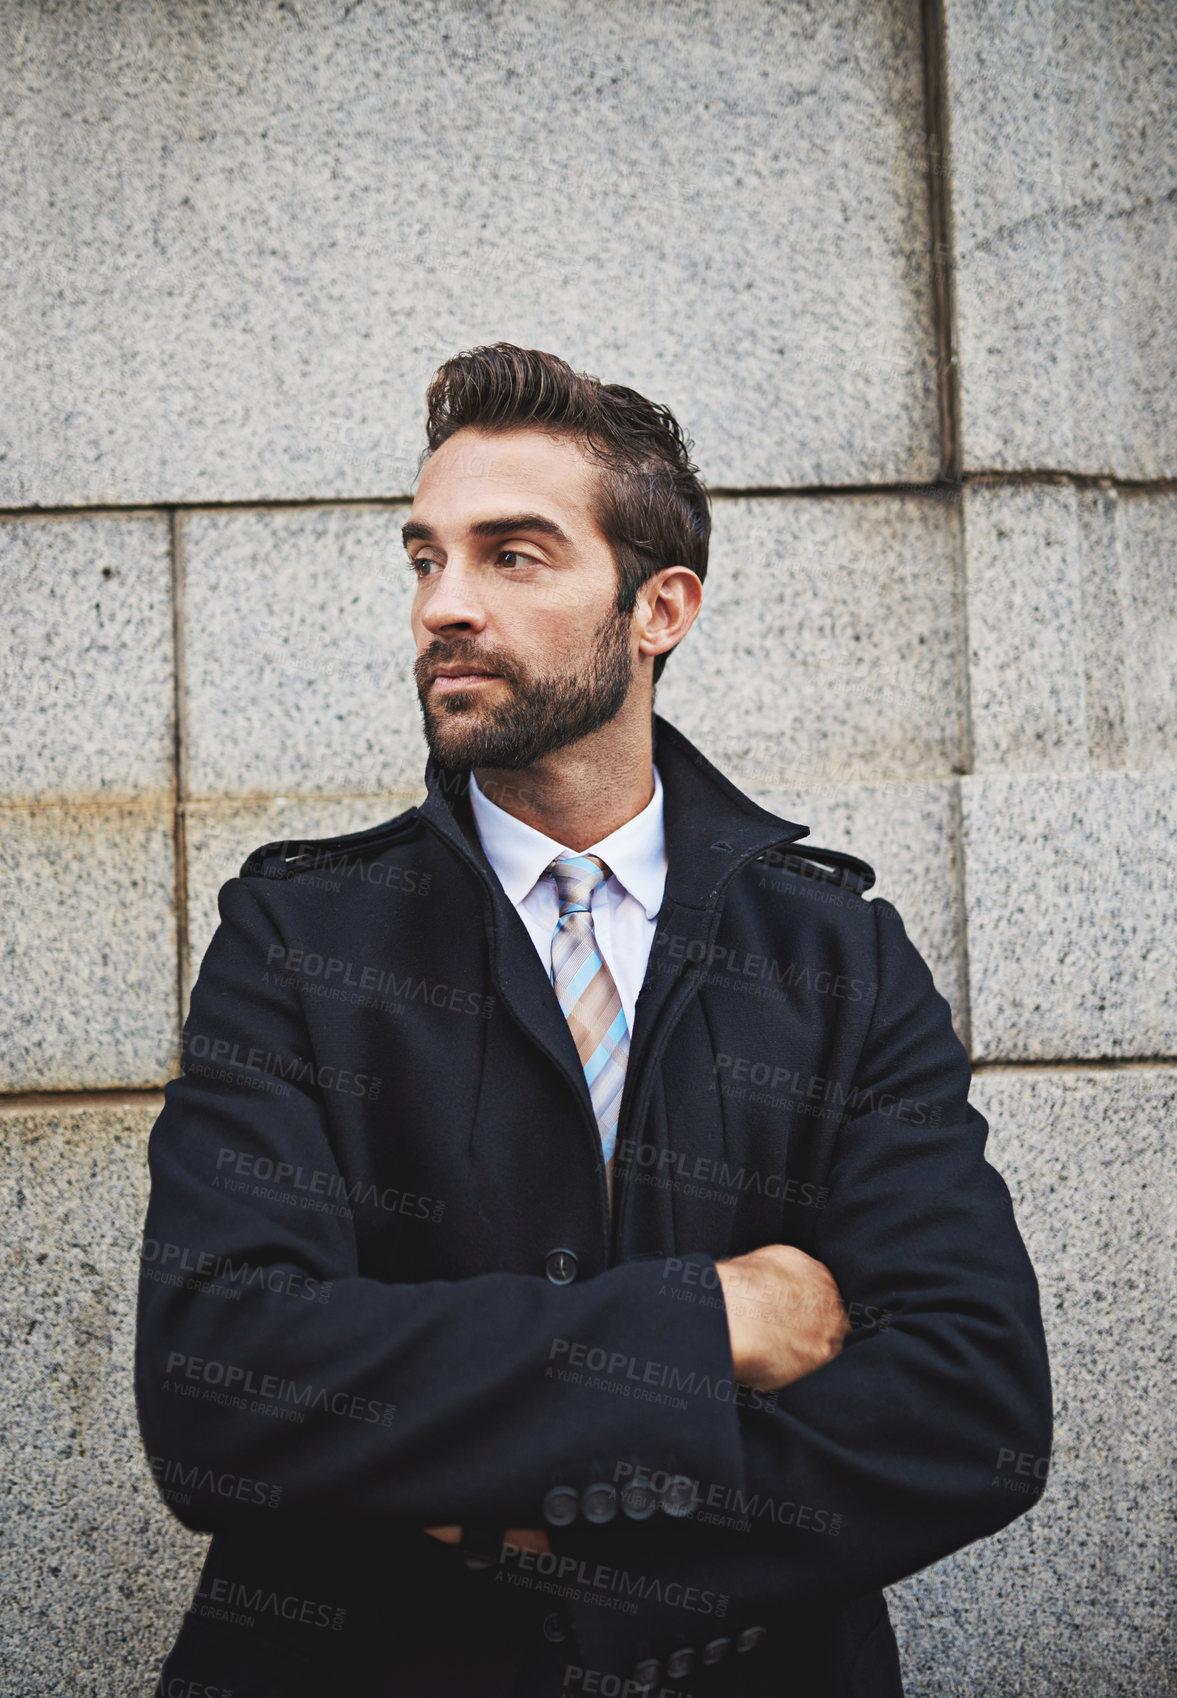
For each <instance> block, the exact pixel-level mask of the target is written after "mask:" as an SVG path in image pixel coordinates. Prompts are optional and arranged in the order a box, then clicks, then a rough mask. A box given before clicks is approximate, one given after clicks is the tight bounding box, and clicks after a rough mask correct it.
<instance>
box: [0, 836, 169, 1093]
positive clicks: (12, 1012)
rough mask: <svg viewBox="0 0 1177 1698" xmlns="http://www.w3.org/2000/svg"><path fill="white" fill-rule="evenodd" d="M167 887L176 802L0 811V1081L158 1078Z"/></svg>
mask: <svg viewBox="0 0 1177 1698" xmlns="http://www.w3.org/2000/svg"><path fill="white" fill-rule="evenodd" d="M174 894H175V884H174V860H173V837H172V812H171V809H170V808H164V807H162V806H159V805H157V804H144V805H142V806H130V805H124V806H118V805H103V806H102V807H65V806H59V805H56V804H55V805H53V806H44V807H40V808H37V809H25V808H2V809H0V911H2V912H3V913H4V915H5V926H4V942H3V973H2V974H0V1090H6V1091H32V1090H42V1091H53V1090H86V1089H90V1088H95V1087H102V1086H115V1085H156V1084H162V1083H163V1081H164V1080H165V1079H166V1078H167V1077H168V1073H169V1069H170V1066H171V1062H172V1058H173V1056H174V1054H175V1053H176V1048H177V1043H178V1026H177V1019H176V1000H177V993H176V918H175V903H174Z"/></svg>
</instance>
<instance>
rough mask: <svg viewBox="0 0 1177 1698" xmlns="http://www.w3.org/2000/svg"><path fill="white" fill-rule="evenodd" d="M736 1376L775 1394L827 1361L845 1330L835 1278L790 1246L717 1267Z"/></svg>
mask: <svg viewBox="0 0 1177 1698" xmlns="http://www.w3.org/2000/svg"><path fill="white" fill-rule="evenodd" d="M715 1266H716V1271H717V1273H718V1274H719V1283H720V1286H721V1288H722V1290H723V1301H724V1307H725V1308H726V1310H727V1324H728V1332H729V1334H730V1337H731V1346H732V1366H733V1367H734V1369H735V1374H736V1378H737V1379H738V1380H740V1381H741V1382H742V1383H743V1384H744V1385H748V1386H752V1387H754V1388H755V1389H756V1390H757V1391H778V1390H779V1389H780V1388H781V1386H788V1385H792V1384H793V1382H794V1380H800V1379H803V1378H804V1377H805V1375H806V1374H812V1373H813V1371H814V1370H815V1369H816V1368H824V1367H825V1365H826V1363H827V1362H832V1361H833V1359H834V1357H835V1356H836V1355H837V1354H838V1352H839V1351H840V1350H841V1348H842V1340H843V1339H844V1338H845V1337H846V1334H847V1333H848V1332H849V1331H850V1319H849V1316H848V1315H847V1313H846V1305H845V1304H844V1303H843V1301H842V1297H841V1293H840V1292H839V1290H838V1287H837V1286H836V1285H835V1283H834V1278H833V1275H832V1274H831V1273H830V1270H829V1269H828V1268H827V1267H826V1266H825V1265H824V1263H822V1262H818V1261H815V1259H814V1258H813V1257H812V1256H807V1255H806V1254H805V1252H804V1250H798V1249H796V1248H795V1247H794V1246H793V1245H791V1244H764V1245H762V1246H761V1248H760V1249H759V1250H750V1251H749V1252H748V1254H747V1255H746V1256H733V1257H732V1258H731V1259H730V1260H729V1261H726V1262H717V1263H716V1264H715Z"/></svg>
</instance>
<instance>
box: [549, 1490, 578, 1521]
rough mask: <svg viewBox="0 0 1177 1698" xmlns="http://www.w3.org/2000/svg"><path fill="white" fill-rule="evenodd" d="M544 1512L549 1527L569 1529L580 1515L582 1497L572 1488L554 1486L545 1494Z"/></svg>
mask: <svg viewBox="0 0 1177 1698" xmlns="http://www.w3.org/2000/svg"><path fill="white" fill-rule="evenodd" d="M543 1512H544V1520H545V1521H546V1522H547V1523H548V1525H549V1527H567V1526H569V1525H570V1524H571V1523H572V1522H573V1521H575V1520H576V1518H577V1516H578V1515H579V1514H580V1496H579V1494H578V1493H577V1492H575V1491H574V1490H573V1489H572V1487H571V1486H552V1487H551V1488H550V1490H548V1491H546V1492H545V1493H544V1501H543Z"/></svg>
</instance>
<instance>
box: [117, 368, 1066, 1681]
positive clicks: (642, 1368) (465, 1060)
mask: <svg viewBox="0 0 1177 1698" xmlns="http://www.w3.org/2000/svg"><path fill="white" fill-rule="evenodd" d="M428 443H429V458H428V460H427V462H426V464H425V466H424V469H423V472H422V475H421V477H420V480H419V487H418V490H417V494H416V497H415V499H414V502H413V509H412V516H411V518H410V520H409V523H408V524H407V525H406V527H405V533H404V534H405V542H406V548H407V551H408V555H409V566H410V569H411V570H412V572H413V573H414V574H415V577H416V594H415V599H414V603H413V615H412V618H413V629H414V634H415V639H416V646H417V652H418V662H417V679H418V687H419V691H420V697H421V705H422V710H423V714H424V720H425V728H426V735H427V739H428V742H429V746H430V750H431V756H430V761H429V765H428V768H427V773H426V778H427V784H428V792H429V793H428V798H427V800H426V801H425V802H424V803H423V804H422V805H421V807H419V808H412V809H410V810H408V812H407V813H405V814H402V815H401V816H400V817H399V818H397V819H395V820H393V821H391V822H389V823H387V824H384V825H380V826H376V827H375V828H373V829H372V830H370V831H366V832H359V833H355V834H353V835H349V836H346V837H340V838H336V839H332V840H327V841H323V842H319V843H289V844H271V845H267V846H266V847H264V848H262V849H259V850H258V851H256V853H255V854H253V855H251V856H250V858H249V860H248V861H247V862H246V864H245V866H244V867H243V869H242V875H241V877H240V878H238V879H234V880H231V881H230V882H229V883H228V884H226V885H225V887H224V888H223V890H222V891H221V896H220V911H221V925H220V928H219V929H218V931H217V934H216V936H215V938H214V940H213V942H212V944H211V945H210V947H209V950H208V953H207V955H206V957H205V960H204V964H203V967H202V970H201V974H200V978H199V980H198V983H197V985H196V987H195V989H194V991H193V994H192V1004H191V1011H190V1014H189V1018H188V1021H187V1024H186V1026H185V1031H184V1044H183V1052H184V1072H183V1074H182V1076H181V1077H180V1078H178V1079H176V1080H173V1081H172V1082H171V1083H170V1084H169V1086H168V1088H167V1092H166V1099H167V1100H166V1107H165V1108H164V1110H163V1113H162V1114H161V1116H160V1118H159V1121H158V1123H157V1125H156V1128H155V1131H154V1133H153V1136H152V1142H151V1169H152V1195H151V1204H150V1209H149V1213H148V1219H147V1229H146V1238H145V1244H144V1276H145V1277H144V1280H143V1282H142V1288H141V1290H142V1295H141V1302H140V1314H139V1348H138V1363H137V1388H138V1397H139V1408H140V1417H141V1422H142V1428H143V1433H144V1437H145V1441H146V1444H147V1448H148V1452H149V1454H150V1456H151V1459H152V1468H153V1470H154V1472H155V1474H156V1477H157V1479H158V1480H159V1481H160V1484H161V1487H162V1489H163V1491H164V1494H165V1497H166V1498H167V1500H168V1501H169V1502H170V1503H171V1504H172V1505H173V1507H174V1508H175V1510H176V1513H177V1514H178V1515H179V1516H180V1517H181V1519H182V1520H183V1521H184V1522H185V1523H186V1524H187V1525H189V1526H190V1527H193V1528H197V1529H202V1530H211V1531H212V1532H213V1534H214V1538H213V1541H212V1545H211V1548H210V1551H209V1555H208V1560H207V1562H206V1564H205V1568H204V1572H203V1574H202V1577H201V1580H200V1583H199V1586H198V1590H197V1594H196V1597H195V1598H194V1600H193V1605H192V1608H191V1609H190V1611H189V1613H188V1615H187V1617H186V1619H185V1623H184V1626H183V1629H182V1631H181V1633H180V1637H179V1639H178V1641H177V1644H176V1646H175V1647H174V1649H173V1651H172V1653H171V1656H170V1657H169V1659H168V1661H167V1664H166V1666H165V1668H164V1671H163V1674H162V1675H161V1679H160V1691H161V1692H162V1693H163V1694H166V1695H167V1698H171V1695H172V1694H173V1693H181V1692H182V1693H184V1694H191V1693H200V1694H202V1695H208V1694H216V1695H218V1698H220V1695H222V1694H227V1693H232V1695H233V1698H251V1695H261V1694H275V1695H276V1694H282V1695H284V1698H289V1695H297V1694H312V1693H313V1694H325V1695H326V1694H331V1695H334V1694H336V1693H339V1694H347V1695H348V1698H376V1695H377V1694H394V1695H399V1694H412V1695H414V1698H416V1695H418V1694H419V1695H422V1698H425V1695H429V1694H451V1693H452V1694H459V1693H460V1694H471V1695H485V1698H554V1695H555V1694H558V1693H559V1694H564V1693H572V1694H581V1693H600V1694H605V1695H609V1694H617V1695H622V1694H624V1695H631V1698H636V1695H637V1694H638V1693H651V1694H652V1693H657V1694H668V1693H691V1694H696V1695H699V1698H705V1695H707V1694H711V1695H715V1698H736V1695H749V1698H750V1695H752V1694H761V1695H764V1698H767V1695H769V1694H772V1695H774V1698H780V1695H784V1694H791V1695H797V1698H835V1695H838V1698H840V1695H843V1694H852V1695H858V1698H874V1695H879V1698H882V1695H888V1698H890V1695H894V1694H898V1693H900V1692H901V1684H900V1677H899V1668H898V1659H897V1656H896V1650H895V1643H894V1639H893V1636H892V1634H891V1630H890V1626H889V1624H888V1620H887V1612H886V1608H885V1605H884V1602H883V1598H882V1592H881V1589H882V1588H883V1587H885V1586H887V1585H889V1584H891V1583H892V1582H894V1581H896V1580H898V1579H899V1578H901V1577H902V1576H903V1575H905V1574H909V1573H911V1572H912V1571H913V1570H915V1569H918V1568H920V1567H922V1566H924V1565H925V1564H927V1563H930V1562H933V1561H935V1560H936V1559H938V1558H939V1557H942V1556H944V1555H945V1554H946V1553H948V1552H949V1551H952V1550H954V1549H956V1548H958V1547H959V1546H961V1545H963V1544H965V1543H967V1542H968V1541H970V1540H973V1539H977V1538H980V1537H982V1536H984V1535H986V1534H988V1533H991V1532H993V1531H994V1530H995V1529H997V1528H999V1527H1001V1526H1002V1525H1004V1524H1005V1523H1006V1522H1008V1521H1009V1520H1011V1519H1012V1518H1013V1517H1014V1516H1015V1515H1016V1514H1017V1513H1018V1512H1019V1510H1021V1509H1023V1508H1025V1507H1026V1503H1027V1499H1026V1498H1025V1497H1024V1496H1021V1495H1019V1494H1016V1493H1011V1492H1009V1491H1006V1490H1003V1489H1002V1487H1003V1483H1004V1473H1003V1469H1004V1470H1005V1472H1008V1471H1009V1469H1010V1467H1012V1466H1016V1467H1018V1468H1019V1470H1020V1471H1021V1472H1025V1470H1022V1469H1021V1468H1020V1464H1021V1459H1024V1458H1029V1459H1031V1461H1030V1468H1031V1473H1032V1475H1033V1476H1036V1475H1037V1474H1038V1473H1039V1472H1040V1471H1044V1469H1045V1460H1044V1459H1045V1457H1046V1455H1047V1452H1048V1448H1049V1435H1050V1390H1049V1379H1048V1372H1047V1363H1046V1355H1045V1348H1044V1343H1043V1337H1042V1330H1041V1323H1040V1317H1039V1311H1038V1300H1037V1292H1036V1286H1035V1281H1034V1276H1033V1273H1032V1270H1031V1268H1030V1266H1029V1263H1028V1261H1027V1258H1026V1254H1025V1251H1024V1249H1023V1247H1022V1244H1021V1240H1020V1238H1019V1236H1018V1232H1017V1229H1016V1226H1015V1224H1014V1220H1013V1216H1012V1212H1011V1209H1010V1204H1009V1198H1008V1194H1007V1192H1006V1189H1005V1187H1004V1185H1003V1184H1002V1182H1001V1180H1000V1179H999V1178H998V1176H997V1175H996V1173H994V1171H993V1170H992V1169H991V1168H990V1167H989V1166H988V1165H987V1164H986V1163H985V1161H984V1157H983V1146H984V1141H985V1136H986V1126H985V1123H984V1121H983V1120H982V1118H981V1117H980V1115H979V1114H978V1113H977V1112H976V1111H975V1110H974V1109H972V1108H971V1107H970V1106H969V1105H968V1102H967V1092H968V1084H969V1069H968V1064H967V1061H966V1057H965V1054H964V1051H963V1050H962V1048H961V1046H960V1044H959V1043H958V1041H957V1039H956V1038H955V1036H954V1035H953V1032H952V1028H951V1025H950V1021H949V1012H948V1008H947V1006H946V1004H945V1003H944V1001H943V999H942V998H941V997H940V996H939V995H938V994H937V993H936V991H935V990H934V988H933V986H932V982H931V978H930V975H929V973H928V970H927V968H926V966H925V965H924V963H923V961H922V960H921V959H920V957H919V955H918V954H917V952H916V950H915V949H914V948H913V946H912V945H911V943H910V942H909V941H908V940H907V937H906V935H905V933H904V930H903V926H902V923H901V921H900V919H899V917H898V915H897V914H896V912H895V910H894V909H893V908H891V907H890V906H889V905H888V904H887V903H885V902H882V901H874V902H867V901H865V900H864V899H863V897H862V895H861V894H860V892H861V891H863V890H864V889H866V888H868V887H869V884H870V883H871V882H873V874H871V872H870V869H869V868H868V867H866V866H865V865H864V864H863V863H861V862H857V861H854V860H853V858H851V857H848V856H839V855H834V854H831V853H828V852H823V851H820V850H807V849H802V848H799V847H798V846H797V839H799V838H801V837H803V836H804V835H805V828H804V827H802V826H798V825H792V824H790V823H788V822H787V821H784V820H781V819H777V818H775V817H774V816H773V815H771V814H770V813H768V812H766V811H765V810H764V809H762V808H760V807H758V806H756V805H755V804H753V803H752V802H751V801H749V800H748V799H747V798H746V797H744V796H742V795H741V794H740V793H739V791H737V790H736V789H735V788H734V787H733V786H732V785H731V784H730V783H729V782H728V781H727V780H726V779H725V778H724V777H723V776H722V775H721V774H720V773H718V772H717V771H716V770H715V769H714V768H713V767H712V766H710V765H709V764H708V762H706V761H705V760H704V759H703V758H702V756H701V755H699V754H698V753H697V751H696V750H694V749H693V748H692V747H691V745H690V744H689V743H688V742H687V741H686V740H685V739H684V738H683V737H682V736H680V735H679V734H678V733H677V732H676V731H675V730H674V729H673V728H672V727H671V726H669V725H668V724H666V723H665V722H664V721H663V720H661V719H658V718H655V717H654V716H653V711H652V710H653V690H654V683H655V681H656V679H657V677H658V675H659V673H660V671H661V668H662V667H663V665H664V664H665V662H666V659H667V656H668V655H669V653H670V651H671V650H672V649H673V648H674V647H675V646H676V645H677V644H678V643H679V642H680V641H681V640H682V639H683V637H684V636H685V635H686V634H687V632H688V631H689V629H690V626H691V624H692V622H693V621H694V618H695V616H696V614H697V612H698V610H699V606H700V601H701V594H702V589H701V586H702V581H703V578H704V575H705V572H706V563H707V544H708V536H709V512H708V503H707V498H706V495H705V493H704V491H703V490H702V488H701V486H700V484H699V481H698V478H697V474H696V472H695V469H694V468H693V466H692V465H691V463H690V459H689V444H688V443H686V442H685V440H684V438H683V436H682V434H681V432H680V430H679V428H678V426H677V424H676V423H675V421H674V419H673V418H672V417H671V416H670V414H669V413H668V412H667V411H666V410H665V409H664V408H660V407H656V406H653V405H652V404H651V403H649V402H648V401H646V400H644V399H643V398H642V397H641V396H639V395H637V394H635V393H634V392H633V391H632V390H629V389H625V388H621V387H618V386H605V385H601V384H599V383H598V382H597V381H596V380H594V379H589V378H585V377H582V376H579V375H578V374H576V373H574V372H573V371H572V370H571V369H570V368H569V367H568V366H567V365H566V364H565V363H564V362H563V361H560V360H557V359H555V358H553V357H552V356H550V355H547V354H543V353H539V352H535V351H528V350H521V349H518V348H514V347H511V346H509V345H505V344H499V345H497V346H495V347H493V348H483V349H477V350H475V351H474V352H472V353H469V354H464V355H462V356H460V357H459V358H457V359H454V360H451V361H449V362H448V363H447V364H446V365H445V366H443V367H442V368H441V370H440V371H439V373H438V374H437V376H436V377H435V379H434V382H433V384H432V386H431V388H430V392H429V398H428ZM747 616H748V618H749V619H750V620H754V619H755V618H756V616H757V610H756V608H755V607H749V608H748V610H747ZM1012 1459H1017V1460H1016V1461H1013V1460H1012Z"/></svg>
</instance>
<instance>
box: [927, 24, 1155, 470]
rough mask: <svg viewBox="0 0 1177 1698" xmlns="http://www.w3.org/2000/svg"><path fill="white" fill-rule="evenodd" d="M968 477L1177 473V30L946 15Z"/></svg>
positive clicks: (964, 434) (960, 346)
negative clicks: (1174, 303)
mask: <svg viewBox="0 0 1177 1698" xmlns="http://www.w3.org/2000/svg"><path fill="white" fill-rule="evenodd" d="M946 41H947V57H948V84H949V106H950V119H951V134H952V148H951V167H950V169H951V176H952V183H951V187H952V201H953V218H954V224H955V253H954V256H953V263H954V264H955V283H956V308H957V324H958V336H959V355H960V394H961V413H962V432H963V440H964V454H965V463H966V465H967V466H968V467H971V468H983V467H990V468H998V469H1002V470H1015V469H1016V470H1025V469H1029V468H1034V467H1042V468H1053V469H1066V470H1071V471H1080V472H1094V473H1098V472H1106V473H1113V474H1115V475H1117V476H1120V477H1125V478H1155V477H1172V476H1173V475H1174V473H1175V472H1177V318H1175V317H1174V314H1173V312H1172V310H1171V303H1170V297H1171V291H1172V276H1173V270H1174V265H1175V263H1177V200H1175V198H1174V194H1173V183H1174V176H1175V172H1177V130H1175V128H1174V125H1173V121H1172V118H1173V109H1174V104H1175V103H1177V12H1175V11H1174V8H1173V7H1172V5H1171V4H1170V3H1169V0H1130V3H1129V0H1114V3H1112V4H1108V5H1103V6H1095V7H1092V6H1089V5H1086V4H1084V0H1023V3H1021V4H1019V5H1017V6H1010V5H1006V4H1002V3H1000V0H947V5H946Z"/></svg>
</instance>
